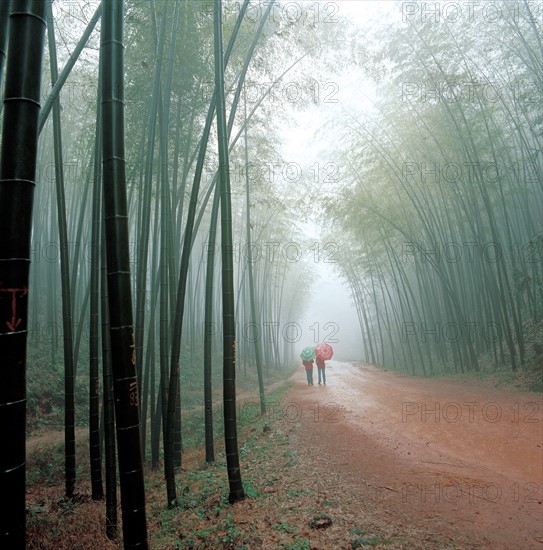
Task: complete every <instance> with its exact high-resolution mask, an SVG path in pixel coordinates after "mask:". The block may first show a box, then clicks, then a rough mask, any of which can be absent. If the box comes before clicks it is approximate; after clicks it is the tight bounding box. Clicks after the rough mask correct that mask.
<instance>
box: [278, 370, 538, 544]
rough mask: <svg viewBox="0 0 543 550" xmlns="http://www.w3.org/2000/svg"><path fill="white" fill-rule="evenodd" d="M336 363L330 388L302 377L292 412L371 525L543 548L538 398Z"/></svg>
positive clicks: (310, 452)
mask: <svg viewBox="0 0 543 550" xmlns="http://www.w3.org/2000/svg"><path fill="white" fill-rule="evenodd" d="M327 365H329V366H328V368H327V378H328V384H327V385H326V386H318V385H317V382H316V376H315V385H314V386H307V384H306V383H305V380H304V379H305V376H304V373H303V372H302V370H301V369H300V372H297V373H296V374H295V375H294V376H293V378H292V379H293V380H294V386H293V388H292V389H291V390H290V391H289V393H288V394H287V399H288V400H289V401H290V403H291V405H290V406H289V411H290V413H291V414H292V417H293V419H295V420H296V423H298V424H299V425H298V427H299V428H300V429H299V430H296V431H297V433H298V436H297V438H298V441H297V443H298V445H299V447H300V448H302V449H305V451H304V454H305V455H306V456H305V457H301V458H303V459H304V460H307V461H308V464H311V463H313V462H318V461H320V464H322V468H326V470H327V471H328V472H330V471H332V472H334V473H335V479H337V482H334V483H337V485H336V487H337V488H338V490H339V491H340V492H343V497H344V498H346V499H351V500H352V502H361V504H360V517H361V518H363V517H364V515H366V514H368V515H369V514H371V516H372V517H373V518H375V519H380V520H382V521H383V522H387V523H389V524H391V525H394V526H395V527H397V528H398V527H399V528H400V529H401V528H402V526H405V528H406V529H407V528H409V526H412V525H416V526H417V528H421V529H422V530H424V531H426V532H428V533H436V534H437V533H439V534H440V535H445V536H447V537H451V539H453V540H455V541H458V542H459V543H460V544H461V545H462V547H466V548H492V549H506V550H529V549H543V505H542V489H543V455H542V451H543V422H542V416H543V414H542V413H543V397H542V396H541V395H540V394H535V393H534V394H531V393H506V392H503V391H500V390H494V389H490V388H488V387H485V386H483V385H482V384H480V383H477V382H473V381H469V382H468V381H461V382H458V381H448V380H435V379H432V380H428V379H421V378H412V377H408V376H404V375H401V374H398V373H392V372H387V371H383V370H381V369H377V368H375V367H372V366H369V365H363V364H351V363H342V362H338V361H330V362H328V363H327ZM315 375H316V372H315ZM290 413H289V414H290ZM325 483H326V482H325V481H323V489H324V490H326V491H331V490H333V488H331V487H324V484H325ZM464 545H465V546H464ZM431 547H432V546H431V545H429V546H428V548H431Z"/></svg>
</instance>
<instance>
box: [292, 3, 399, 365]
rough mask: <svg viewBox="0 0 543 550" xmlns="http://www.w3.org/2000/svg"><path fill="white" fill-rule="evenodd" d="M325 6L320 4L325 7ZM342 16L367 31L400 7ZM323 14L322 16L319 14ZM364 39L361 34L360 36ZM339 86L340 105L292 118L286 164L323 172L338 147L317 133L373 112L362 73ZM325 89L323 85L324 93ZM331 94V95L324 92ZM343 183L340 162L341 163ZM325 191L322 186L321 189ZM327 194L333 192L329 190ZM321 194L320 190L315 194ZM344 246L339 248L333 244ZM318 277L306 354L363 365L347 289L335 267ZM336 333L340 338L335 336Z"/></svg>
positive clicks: (353, 10) (322, 265)
mask: <svg viewBox="0 0 543 550" xmlns="http://www.w3.org/2000/svg"><path fill="white" fill-rule="evenodd" d="M326 3H327V2H324V1H322V2H321V5H324V4H326ZM333 4H336V5H337V6H338V12H337V14H338V15H342V16H345V17H347V18H348V19H349V20H350V21H351V22H352V23H353V24H355V25H356V26H360V27H364V26H365V25H368V24H370V25H371V22H370V20H371V19H373V18H381V17H397V16H398V14H397V13H396V12H397V9H398V8H397V7H395V3H394V1H393V0H389V1H387V0H336V1H335V2H333ZM321 13H322V12H321ZM362 34H363V33H362ZM333 80H334V82H335V83H336V84H337V94H336V96H335V97H337V99H338V103H336V104H333V103H325V102H319V103H318V104H317V105H312V106H310V107H309V108H307V109H306V110H304V111H301V112H300V111H297V112H296V111H295V112H293V113H292V117H291V120H292V125H291V126H290V127H289V128H286V129H285V130H284V133H283V136H282V137H283V154H284V158H285V160H287V161H288V162H296V163H298V164H299V165H300V166H302V167H303V166H314V165H315V163H319V165H320V166H321V168H322V167H323V165H324V164H325V163H326V162H330V161H331V162H335V161H336V159H334V158H330V152H329V146H330V143H331V142H333V141H334V139H333V136H326V135H323V133H322V132H320V133H319V132H318V130H319V129H320V128H321V127H322V126H323V124H324V123H325V121H326V120H327V118H330V117H333V116H334V114H337V113H338V112H341V111H348V112H352V113H355V114H358V115H359V116H360V114H363V112H364V111H365V110H369V109H371V104H372V101H371V99H372V96H373V90H372V88H371V86H370V84H369V82H368V81H366V79H365V77H364V75H363V74H362V73H361V72H360V70H359V69H358V68H347V69H346V70H345V71H344V73H343V75H342V76H341V78H337V77H334V78H333ZM324 85H325V83H321V87H322V86H324ZM324 91H327V92H330V91H331V89H329V90H324ZM337 165H338V167H339V176H340V179H341V170H342V167H341V161H340V160H339V159H337ZM321 185H324V184H323V183H321ZM323 190H326V191H330V187H328V188H326V187H324V188H323ZM315 191H316V193H317V194H318V191H319V189H315ZM306 232H307V234H308V236H310V238H312V239H315V241H318V242H320V244H321V248H324V247H326V246H331V243H326V242H325V237H323V236H322V235H321V234H320V230H319V228H318V227H317V226H316V224H315V223H313V222H312V221H311V220H308V222H307V224H306ZM334 244H335V245H337V246H342V243H341V242H338V243H334ZM310 268H311V269H313V271H314V272H315V273H317V274H318V276H319V277H318V279H317V280H316V282H315V284H314V286H313V291H312V295H311V299H310V301H309V304H308V308H307V310H306V312H305V314H304V315H303V316H302V317H301V318H300V320H299V321H298V322H299V323H300V325H301V329H302V335H303V336H304V340H303V341H301V342H300V343H299V345H300V347H301V348H303V347H305V346H306V345H312V344H314V343H316V342H315V341H314V339H315V338H316V339H317V340H320V341H323V340H326V339H328V340H329V339H330V338H334V339H336V340H337V342H333V341H330V344H331V345H332V346H333V348H334V351H335V355H334V358H337V359H361V358H362V354H363V347H362V340H361V335H360V325H359V321H358V316H357V314H356V310H355V309H354V306H353V305H352V299H351V296H350V293H349V289H348V287H347V286H346V283H345V282H344V281H343V280H341V279H340V278H339V276H338V273H337V272H336V270H335V268H334V264H333V263H326V262H324V261H320V262H319V263H315V264H312V265H311V266H310ZM335 331H337V332H335Z"/></svg>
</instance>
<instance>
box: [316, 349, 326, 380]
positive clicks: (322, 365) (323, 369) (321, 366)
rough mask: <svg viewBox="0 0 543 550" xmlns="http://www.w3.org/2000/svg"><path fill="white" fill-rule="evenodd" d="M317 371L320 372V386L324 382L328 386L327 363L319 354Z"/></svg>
mask: <svg viewBox="0 0 543 550" xmlns="http://www.w3.org/2000/svg"><path fill="white" fill-rule="evenodd" d="M316 362H317V371H318V373H319V386H320V385H321V381H322V383H323V384H324V385H325V386H326V363H325V361H324V359H323V358H322V357H319V356H318V355H317V359H316Z"/></svg>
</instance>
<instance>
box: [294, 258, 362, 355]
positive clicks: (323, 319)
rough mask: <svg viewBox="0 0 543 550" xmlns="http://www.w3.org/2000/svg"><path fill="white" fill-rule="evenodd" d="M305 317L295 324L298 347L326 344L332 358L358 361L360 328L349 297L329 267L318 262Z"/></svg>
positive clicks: (360, 352)
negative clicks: (299, 338) (329, 348)
mask: <svg viewBox="0 0 543 550" xmlns="http://www.w3.org/2000/svg"><path fill="white" fill-rule="evenodd" d="M317 273H318V278H317V280H316V281H315V282H314V284H313V288H312V292H311V299H310V302H309V303H308V306H307V310H306V312H305V314H304V315H303V316H302V317H301V318H300V320H299V321H298V322H299V324H300V327H301V335H302V339H301V341H300V344H301V346H300V347H304V346H306V345H307V346H310V345H313V344H316V343H317V342H326V343H328V344H330V345H331V346H332V347H333V349H334V359H337V360H344V361H347V360H360V359H361V357H362V353H363V346H362V338H361V335H360V325H359V322H358V317H357V314H356V310H355V308H354V306H353V303H352V299H351V295H350V292H349V289H348V287H347V286H346V284H345V282H344V281H342V280H341V278H340V277H339V276H338V275H337V273H336V271H335V269H334V267H333V264H327V263H321V264H318V268H317Z"/></svg>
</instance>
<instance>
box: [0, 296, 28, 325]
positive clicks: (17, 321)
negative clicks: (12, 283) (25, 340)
mask: <svg viewBox="0 0 543 550" xmlns="http://www.w3.org/2000/svg"><path fill="white" fill-rule="evenodd" d="M0 292H11V321H6V325H7V327H8V329H9V331H10V332H15V330H16V329H17V327H18V326H19V325H20V324H21V323H22V321H23V320H22V319H18V318H17V292H20V293H21V294H20V296H19V297H20V298H22V297H23V296H26V294H27V293H28V288H0Z"/></svg>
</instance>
